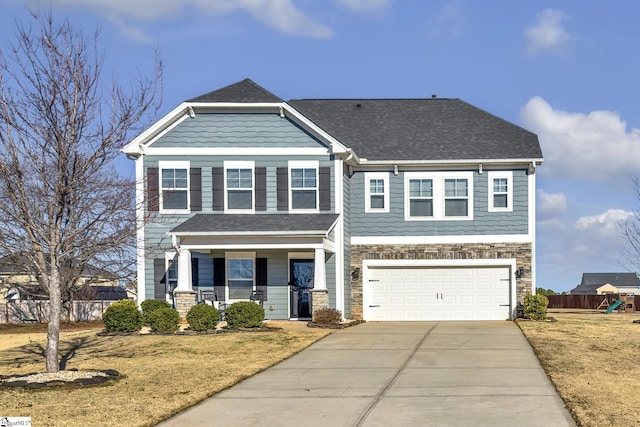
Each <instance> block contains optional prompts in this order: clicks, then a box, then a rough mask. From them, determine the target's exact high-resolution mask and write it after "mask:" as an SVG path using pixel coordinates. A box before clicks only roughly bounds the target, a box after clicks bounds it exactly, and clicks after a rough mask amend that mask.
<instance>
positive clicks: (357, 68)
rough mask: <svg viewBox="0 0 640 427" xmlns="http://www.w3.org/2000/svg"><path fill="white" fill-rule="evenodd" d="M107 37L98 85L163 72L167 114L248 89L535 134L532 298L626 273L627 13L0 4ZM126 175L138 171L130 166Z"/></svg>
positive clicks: (630, 165) (592, 5)
mask: <svg viewBox="0 0 640 427" xmlns="http://www.w3.org/2000/svg"><path fill="white" fill-rule="evenodd" d="M49 4H51V5H52V8H53V11H54V15H56V16H57V17H68V18H69V19H70V21H71V22H72V24H73V25H74V26H75V27H76V28H78V29H82V30H85V31H87V32H89V33H90V32H92V31H94V30H95V28H96V26H100V27H101V33H100V47H101V48H102V49H104V52H105V75H106V76H108V77H111V76H114V77H115V78H116V79H119V80H121V81H123V82H126V81H127V79H129V78H130V76H131V75H134V74H135V73H137V72H138V70H139V71H141V72H143V73H146V74H148V75H151V72H152V61H153V50H154V48H156V47H158V48H159V49H160V55H161V57H162V59H163V61H164V64H165V72H164V92H163V93H164V101H163V105H162V110H161V113H165V112H168V111H170V110H171V109H173V108H174V107H175V106H177V105H178V104H179V103H180V102H181V101H183V100H185V99H188V98H191V97H194V96H197V95H201V94H203V93H206V92H209V91H211V90H214V89H217V88H220V87H222V86H225V85H227V84H230V83H233V82H236V81H239V80H241V79H243V78H245V77H250V78H251V79H253V80H254V81H256V82H257V83H258V84H260V85H262V86H264V87H265V88H267V89H268V90H270V91H271V92H273V93H275V94H276V95H278V96H280V97H281V98H283V99H285V100H286V99H292V98H355V97H357V98H402V97H411V98H419V97H427V98H428V97H430V96H431V95H432V94H437V95H438V96H439V97H445V98H461V99H463V100H465V101H467V102H470V103H471V104H474V105H476V106H478V107H480V108H483V109H485V110H487V111H489V112H491V113H493V114H496V115H498V116H500V117H502V118H504V119H506V120H509V121H512V122H514V123H516V124H519V125H521V126H523V127H525V128H527V129H529V130H531V131H533V132H536V133H537V134H538V135H539V137H540V141H541V144H542V149H543V153H544V155H545V162H544V164H543V165H542V166H541V167H540V168H539V169H538V172H537V173H538V190H537V201H538V227H537V259H538V268H537V272H538V280H537V282H538V286H540V287H545V288H552V289H554V290H556V291H564V290H569V289H571V288H572V287H574V286H575V285H576V284H577V283H578V282H579V281H580V278H581V274H582V272H611V271H626V270H627V269H628V268H632V266H630V265H629V264H628V262H627V261H626V258H625V256H624V251H625V249H624V248H625V245H624V241H623V240H622V238H621V235H620V231H619V228H618V226H617V225H618V223H619V222H620V221H622V220H625V219H626V218H627V217H628V216H629V215H630V214H631V212H632V211H634V210H637V209H638V208H640V202H638V200H637V199H636V197H635V196H634V191H633V185H632V178H634V177H639V176H640V130H639V129H640V114H639V113H640V102H639V101H638V100H639V99H640V84H639V83H638V80H639V79H640V30H638V26H637V16H638V14H639V13H640V4H638V3H637V2H635V1H613V2H575V1H553V2H551V1H547V2H545V1H533V0H531V1H529V0H521V1H513V0H487V1H483V2H478V1H475V0H460V1H437V0H431V1H421V0H415V1H410V0H171V1H169V0H166V1H163V0H134V1H132V0H51V1H49V0H4V1H3V2H2V3H1V4H0V49H2V48H5V47H6V46H7V43H8V41H9V40H10V39H11V38H12V37H13V35H14V28H15V23H16V22H26V21H27V20H28V19H29V18H28V14H27V9H26V8H27V7H33V8H38V7H45V8H46V7H48V6H49ZM130 168H131V169H132V168H133V165H130Z"/></svg>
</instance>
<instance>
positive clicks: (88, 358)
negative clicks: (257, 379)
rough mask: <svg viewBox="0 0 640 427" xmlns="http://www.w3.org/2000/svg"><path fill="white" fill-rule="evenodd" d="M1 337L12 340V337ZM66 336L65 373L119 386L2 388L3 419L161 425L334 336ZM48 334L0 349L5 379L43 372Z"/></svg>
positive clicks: (304, 332)
mask: <svg viewBox="0 0 640 427" xmlns="http://www.w3.org/2000/svg"><path fill="white" fill-rule="evenodd" d="M7 332H8V331H4V334H2V335H0V339H2V340H7V342H8V340H9V339H10V337H11V335H8V334H7ZM96 332H98V331H97V330H93V331H82V332H77V331H76V332H69V333H64V334H63V338H62V342H61V351H62V353H63V356H64V357H65V360H68V362H67V367H66V369H78V370H91V369H99V370H105V369H115V370H117V371H119V372H120V373H121V374H123V375H124V376H125V377H124V378H122V379H120V380H119V381H117V382H115V383H114V384H112V385H108V386H102V387H92V388H82V389H73V390H66V389H51V390H11V389H10V390H6V389H0V415H1V416H13V417H19V416H30V417H31V419H32V423H33V425H34V426H88V425H92V426H97V425H127V426H144V425H155V424H156V423H158V422H159V421H161V420H163V419H165V418H167V417H169V416H170V415H172V414H175V413H177V412H179V411H181V410H183V409H185V408H187V407H189V406H192V405H194V404H195V403H197V402H199V401H201V400H202V399H204V398H206V397H208V396H211V395H212V394H214V393H217V392H219V391H221V390H223V389H225V388H227V387H229V386H231V385H233V384H235V383H237V382H238V381H241V380H242V379H244V378H246V377H249V376H251V375H253V374H255V373H256V372H259V371H261V370H263V369H265V368H267V367H269V366H272V365H274V364H276V363H277V362H279V361H281V360H283V359H286V358H287V357H289V356H291V355H293V354H295V353H297V352H299V351H300V350H302V349H303V348H305V347H307V346H309V345H310V344H311V343H313V342H315V341H317V340H318V339H320V338H321V337H323V336H325V335H327V334H328V333H329V331H327V330H324V329H311V328H294V329H290V330H287V329H285V330H279V331H276V332H238V333H227V334H216V335H132V336H102V337H101V336H97V335H96ZM45 337H46V335H45V334H43V333H35V332H31V333H29V334H28V335H24V334H21V336H19V337H18V339H17V340H15V342H16V345H15V346H12V347H9V348H7V347H4V348H3V349H1V350H0V374H1V375H12V374H22V373H31V372H38V371H41V370H42V369H43V368H44V359H43V356H42V354H43V352H44V347H45V345H46V341H45Z"/></svg>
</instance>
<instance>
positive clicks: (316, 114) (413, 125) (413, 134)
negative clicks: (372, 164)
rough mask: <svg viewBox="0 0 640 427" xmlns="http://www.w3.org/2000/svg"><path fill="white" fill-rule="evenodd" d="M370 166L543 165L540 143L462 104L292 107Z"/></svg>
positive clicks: (330, 102) (338, 102)
mask: <svg viewBox="0 0 640 427" xmlns="http://www.w3.org/2000/svg"><path fill="white" fill-rule="evenodd" d="M288 103H289V104H290V105H291V106H293V107H294V108H295V109H296V110H298V111H299V112H300V113H302V114H303V115H305V116H306V117H307V118H309V119H310V120H311V121H313V122H314V123H315V124H317V125H318V126H320V127H321V128H322V129H324V130H325V131H326V132H328V133H329V134H331V135H332V136H333V137H334V138H336V139H337V140H339V141H340V142H342V143H343V144H344V145H346V146H347V147H350V148H352V149H353V150H354V151H355V152H356V154H357V155H358V156H359V157H361V158H366V159H368V160H465V159H466V160H471V159H474V160H475V159H541V158H542V151H541V149H540V143H539V142H538V137H537V136H536V135H535V134H534V133H532V132H529V131H527V130H525V129H523V128H521V127H519V126H516V125H514V124H513V123H510V122H507V121H505V120H503V119H501V118H499V117H496V116H494V115H492V114H489V113H487V112H486V111H484V110H481V109H479V108H477V107H474V106H472V105H470V104H468V103H466V102H464V101H461V100H459V99H444V98H435V99H308V100H304V99H303V100H291V101H289V102H288Z"/></svg>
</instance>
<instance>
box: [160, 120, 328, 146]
mask: <svg viewBox="0 0 640 427" xmlns="http://www.w3.org/2000/svg"><path fill="white" fill-rule="evenodd" d="M318 146H323V144H322V143H321V142H320V141H319V140H318V139H317V138H314V137H313V136H311V135H310V134H309V133H307V132H305V131H304V130H302V129H301V128H300V127H299V126H297V125H296V124H295V123H293V122H292V121H291V120H290V119H289V118H287V117H285V118H281V117H280V115H279V114H277V113H201V112H197V113H196V117H195V118H193V119H186V120H184V121H183V122H182V123H180V124H179V125H177V126H176V127H175V128H173V129H171V130H170V131H169V132H167V133H166V134H165V135H163V136H162V138H160V139H159V140H158V141H155V142H154V143H153V144H151V147H163V148H164V147H189V148H192V147H207V148H212V147H225V148H229V147H256V148H258V147H275V148H278V147H297V148H300V147H318Z"/></svg>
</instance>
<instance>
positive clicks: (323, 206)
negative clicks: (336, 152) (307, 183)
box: [318, 168, 331, 211]
mask: <svg viewBox="0 0 640 427" xmlns="http://www.w3.org/2000/svg"><path fill="white" fill-rule="evenodd" d="M318 175H319V180H318V191H319V192H320V210H321V211H330V210H331V168H320V170H319V171H318Z"/></svg>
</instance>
